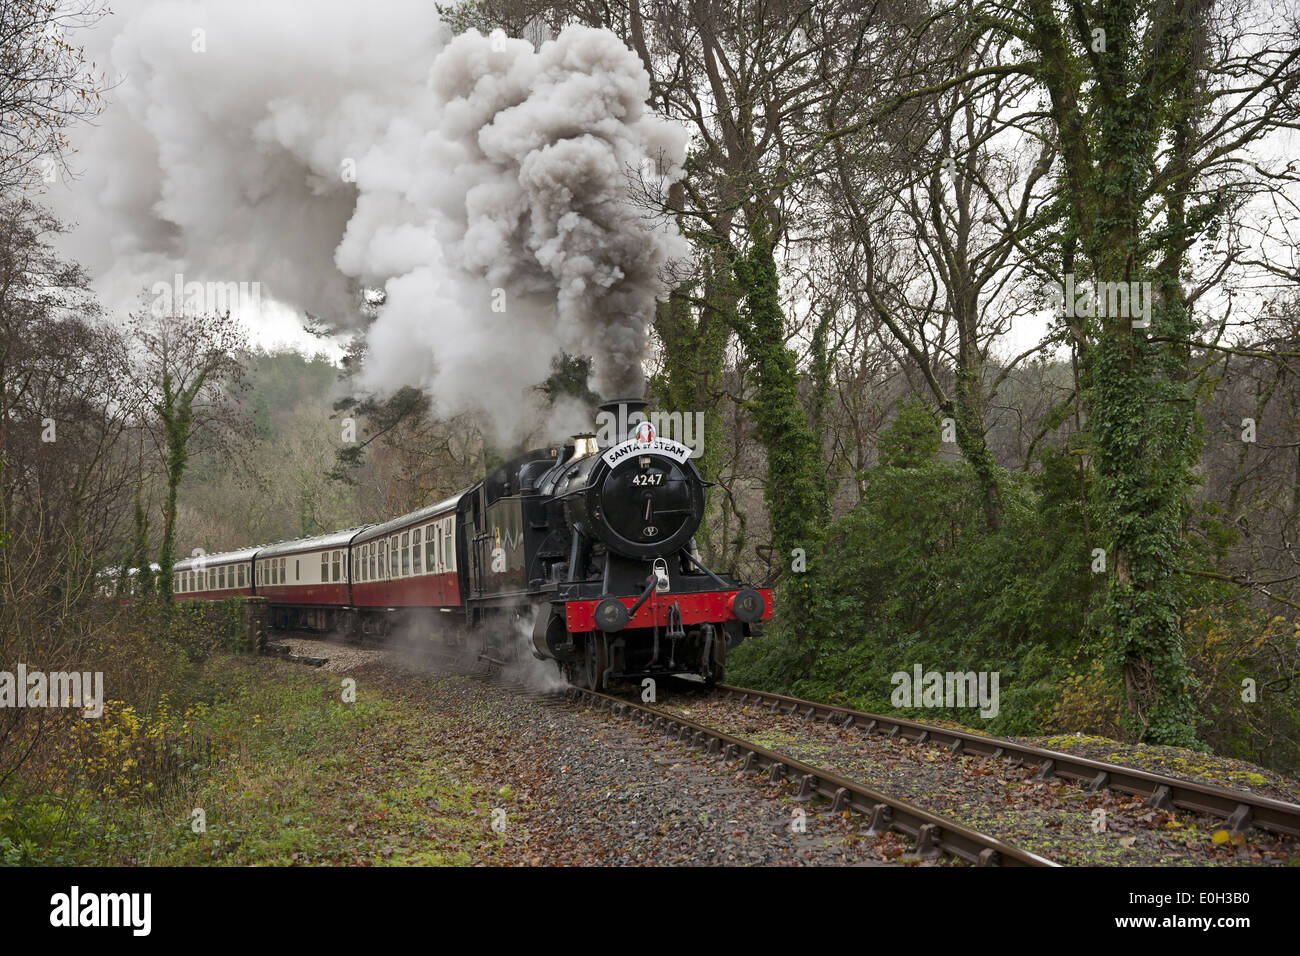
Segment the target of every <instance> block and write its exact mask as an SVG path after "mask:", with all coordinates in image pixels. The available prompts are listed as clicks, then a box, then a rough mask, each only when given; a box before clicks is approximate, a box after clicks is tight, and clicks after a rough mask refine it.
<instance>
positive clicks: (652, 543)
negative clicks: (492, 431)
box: [458, 400, 771, 687]
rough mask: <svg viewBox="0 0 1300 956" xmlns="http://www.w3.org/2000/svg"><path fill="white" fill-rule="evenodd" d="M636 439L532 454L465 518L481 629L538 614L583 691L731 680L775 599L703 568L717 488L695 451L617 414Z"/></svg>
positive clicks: (478, 489)
mask: <svg viewBox="0 0 1300 956" xmlns="http://www.w3.org/2000/svg"><path fill="white" fill-rule="evenodd" d="M601 408H602V410H604V411H606V412H608V413H609V414H611V415H614V416H616V419H617V421H618V422H620V423H626V425H625V426H622V427H619V428H618V429H617V434H618V435H624V436H626V437H625V438H624V440H622V441H616V442H613V443H611V444H609V445H608V446H607V447H604V448H602V447H600V446H599V445H598V444H597V442H596V440H595V437H594V436H592V435H579V436H576V437H575V438H574V439H573V440H572V441H571V442H570V443H567V444H565V445H564V446H563V447H562V448H551V449H539V450H536V451H531V452H527V453H525V454H523V455H519V456H517V457H515V458H513V459H511V460H510V461H508V462H506V463H505V464H503V465H501V466H500V467H499V468H497V469H495V470H494V471H493V472H492V473H491V474H490V475H488V476H487V478H486V479H485V480H484V481H483V482H482V483H481V484H480V485H477V486H475V487H474V488H471V489H469V490H468V491H467V492H466V493H465V495H464V497H463V498H462V499H461V502H460V506H459V509H458V510H459V514H460V519H461V520H460V522H459V524H460V527H462V528H463V529H464V533H465V538H466V543H467V545H468V547H469V549H470V562H469V565H470V568H469V571H470V573H469V579H468V581H467V582H466V592H465V595H466V606H467V609H468V614H469V616H470V618H471V620H474V619H482V620H486V619H489V618H490V617H491V616H492V615H493V614H495V613H498V612H501V611H509V612H515V613H518V612H519V611H520V610H522V609H523V608H527V612H528V613H529V614H530V615H535V619H534V621H533V624H532V643H533V653H534V654H535V655H536V656H537V657H539V658H549V659H553V660H555V661H557V662H559V664H560V666H561V667H562V668H563V670H564V672H565V674H566V676H567V677H568V678H569V680H570V681H571V682H573V683H575V684H578V685H580V686H584V687H604V686H607V685H609V684H611V683H615V682H622V681H629V680H636V679H640V678H644V677H647V676H661V675H670V674H677V675H681V674H689V675H694V676H695V677H697V678H699V679H700V680H702V681H704V682H706V683H712V682H715V681H717V680H719V679H720V678H721V677H722V676H723V674H724V672H725V669H726V652H727V648H728V646H734V644H736V643H737V642H739V641H740V640H741V639H742V638H743V637H744V636H745V635H747V634H748V633H749V632H750V626H751V625H752V624H754V623H755V622H757V621H759V620H762V619H764V618H767V617H770V616H771V592H770V591H768V590H766V589H763V590H760V589H755V588H751V587H748V586H745V585H743V584H741V583H739V582H737V581H736V580H735V579H734V578H732V577H730V576H727V575H720V574H715V573H714V572H712V571H710V570H709V569H708V568H706V567H705V566H704V564H703V563H702V561H701V560H700V555H699V552H698V551H697V550H696V546H695V539H694V534H695V532H696V530H697V529H698V528H699V526H700V522H701V520H702V518H703V514H704V487H705V484H704V481H703V479H701V477H700V474H699V471H698V469H697V468H696V466H695V464H694V462H692V461H691V460H690V455H691V450H690V448H688V447H686V446H685V445H682V444H681V443H679V442H676V441H673V440H672V439H669V438H665V437H661V436H659V435H656V434H655V432H654V428H653V425H652V424H651V423H650V421H649V420H647V419H646V418H645V417H644V408H645V402H642V401H639V400H622V401H617V402H607V403H605V404H604V405H602V406H601Z"/></svg>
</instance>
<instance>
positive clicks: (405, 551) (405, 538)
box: [402, 531, 411, 574]
mask: <svg viewBox="0 0 1300 956" xmlns="http://www.w3.org/2000/svg"><path fill="white" fill-rule="evenodd" d="M402 573H403V574H410V573H411V533H410V532H409V531H408V532H406V533H405V534H403V535H402Z"/></svg>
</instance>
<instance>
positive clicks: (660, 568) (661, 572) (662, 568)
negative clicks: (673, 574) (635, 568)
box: [653, 558, 668, 594]
mask: <svg viewBox="0 0 1300 956" xmlns="http://www.w3.org/2000/svg"><path fill="white" fill-rule="evenodd" d="M653 570H654V575H655V590H656V591H658V592H659V593H660V594H663V593H664V592H665V591H667V590H668V562H666V561H665V560H664V559H663V558H655V563H654V568H653Z"/></svg>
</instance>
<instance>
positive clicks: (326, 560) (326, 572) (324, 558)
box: [320, 551, 330, 584]
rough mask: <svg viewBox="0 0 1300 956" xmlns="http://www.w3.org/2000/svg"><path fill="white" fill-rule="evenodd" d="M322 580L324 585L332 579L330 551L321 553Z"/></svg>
mask: <svg viewBox="0 0 1300 956" xmlns="http://www.w3.org/2000/svg"><path fill="white" fill-rule="evenodd" d="M320 579H321V583H322V584H324V583H325V582H326V581H328V580H329V579H330V553H329V552H328V551H322V552H321V553H320Z"/></svg>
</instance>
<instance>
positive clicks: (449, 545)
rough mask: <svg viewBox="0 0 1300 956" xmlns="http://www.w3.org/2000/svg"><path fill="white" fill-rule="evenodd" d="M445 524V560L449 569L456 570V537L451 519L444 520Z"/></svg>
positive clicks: (443, 541)
mask: <svg viewBox="0 0 1300 956" xmlns="http://www.w3.org/2000/svg"><path fill="white" fill-rule="evenodd" d="M443 525H444V526H445V527H444V528H443V532H442V546H443V562H444V563H445V564H446V566H447V570H448V571H455V570H456V538H455V536H454V535H452V533H451V519H450V518H448V519H447V520H446V521H444V522H443Z"/></svg>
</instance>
